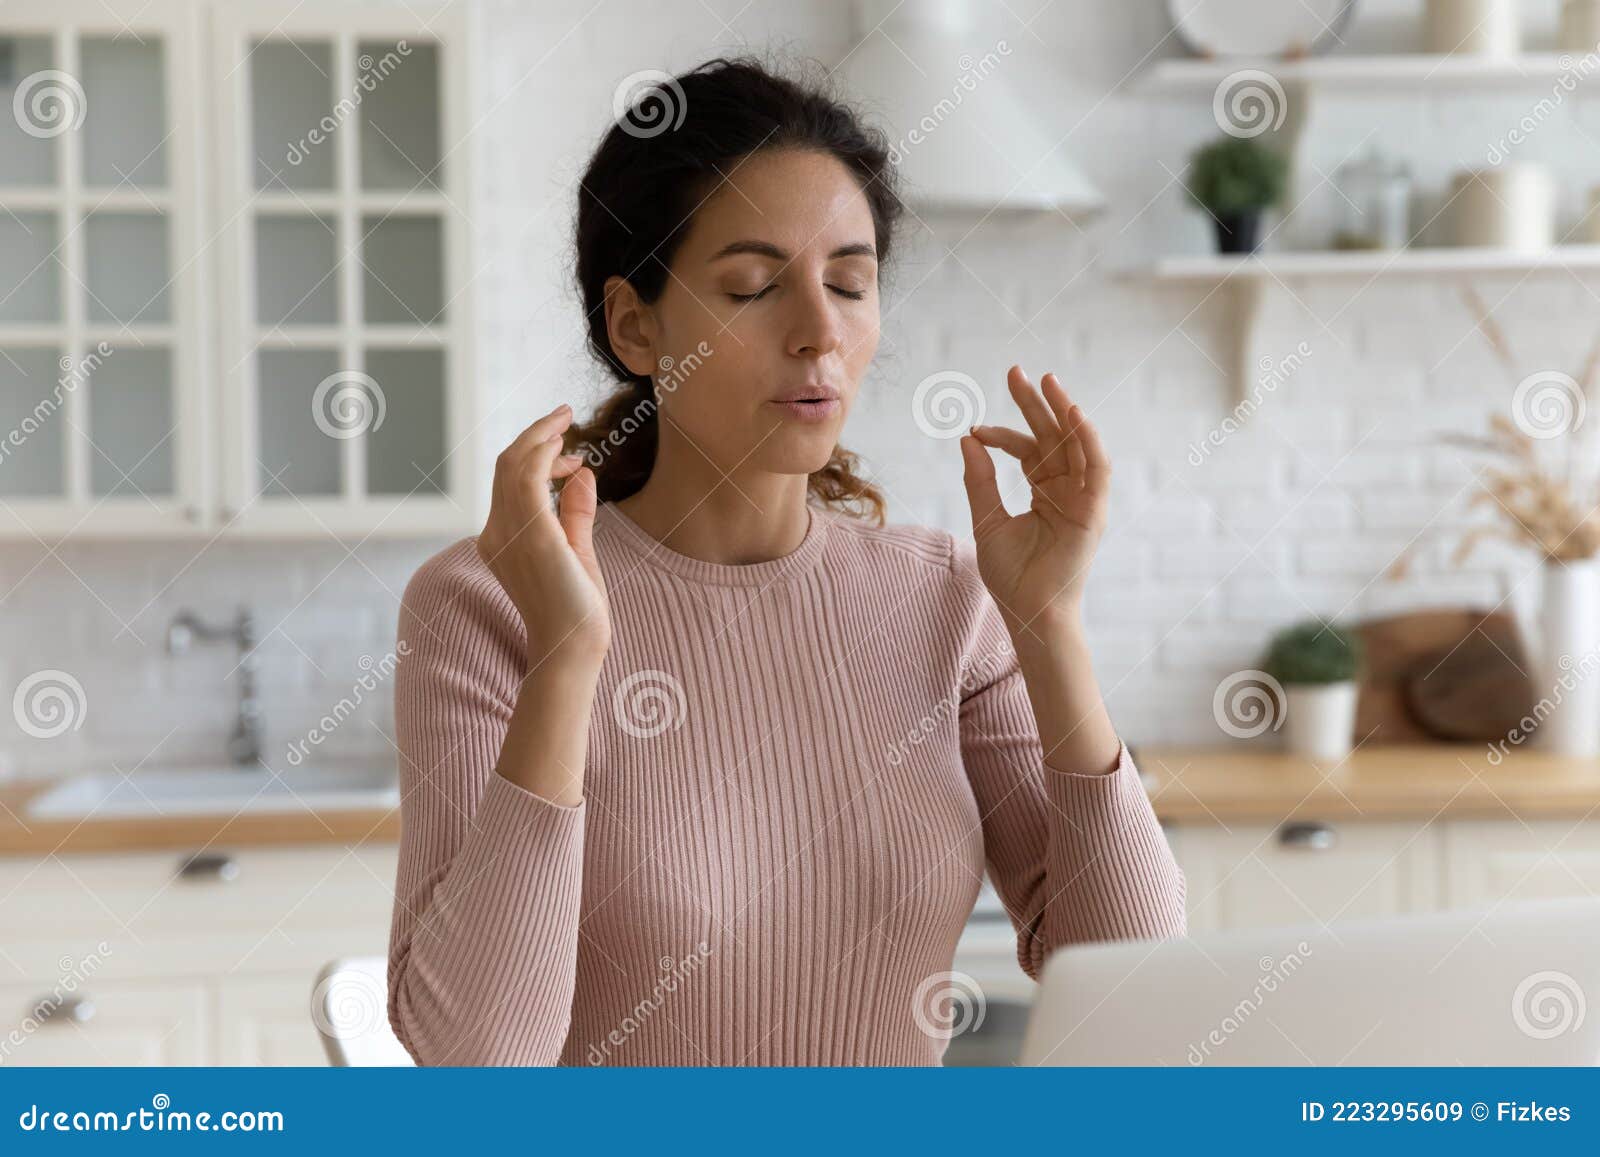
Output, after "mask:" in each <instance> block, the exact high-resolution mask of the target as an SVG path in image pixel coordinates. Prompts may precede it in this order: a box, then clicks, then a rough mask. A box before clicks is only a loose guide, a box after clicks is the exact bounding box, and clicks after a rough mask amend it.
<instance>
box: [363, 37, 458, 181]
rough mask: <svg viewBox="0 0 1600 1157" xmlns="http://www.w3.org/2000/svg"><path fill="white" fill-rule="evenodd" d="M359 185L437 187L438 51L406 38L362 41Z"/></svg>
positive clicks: (433, 47)
mask: <svg viewBox="0 0 1600 1157" xmlns="http://www.w3.org/2000/svg"><path fill="white" fill-rule="evenodd" d="M356 76H357V83H358V85H359V86H360V87H361V90H362V102H361V187H362V188H363V189H415V188H424V189H432V188H438V187H439V184H440V176H441V175H440V173H439V161H440V151H439V120H440V104H439V50H438V48H437V47H436V46H434V45H432V44H427V43H416V42H414V41H411V40H403V39H402V40H389V41H379V40H363V41H362V42H361V44H360V48H359V55H358V56H357V58H356Z"/></svg>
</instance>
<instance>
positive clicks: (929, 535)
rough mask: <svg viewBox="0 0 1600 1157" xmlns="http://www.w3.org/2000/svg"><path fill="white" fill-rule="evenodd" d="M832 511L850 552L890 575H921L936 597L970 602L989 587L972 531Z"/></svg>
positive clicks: (838, 537) (836, 532) (836, 533)
mask: <svg viewBox="0 0 1600 1157" xmlns="http://www.w3.org/2000/svg"><path fill="white" fill-rule="evenodd" d="M830 517H831V519H832V527H833V529H832V534H833V539H834V541H835V542H836V543H839V544H840V547H839V549H840V551H841V553H842V554H844V555H845V556H846V557H849V558H853V559H855V560H857V561H859V562H862V563H864V564H865V565H867V566H869V567H871V568H873V569H874V570H877V571H880V572H883V573H884V575H885V577H888V576H889V575H896V576H900V577H905V578H907V579H910V580H914V581H917V583H918V585H919V586H920V587H921V588H922V589H925V590H926V591H927V592H928V593H929V595H930V596H931V597H934V598H939V599H943V600H946V601H949V602H951V603H957V604H967V605H972V604H975V603H976V602H977V601H979V600H981V598H982V596H983V593H984V589H985V588H984V586H983V582H982V580H981V579H980V578H979V577H978V560H977V553H976V551H975V550H974V548H973V544H972V540H971V539H970V538H969V537H962V536H957V535H955V534H953V533H951V532H950V531H948V530H945V529H943V528H941V527H937V526H921V525H917V524H901V523H890V524H888V525H886V526H877V525H874V524H873V523H871V522H868V521H866V520H865V519H861V518H854V517H851V516H849V515H845V514H840V513H832V514H830Z"/></svg>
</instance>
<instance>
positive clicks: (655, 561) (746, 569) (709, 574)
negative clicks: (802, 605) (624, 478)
mask: <svg viewBox="0 0 1600 1157" xmlns="http://www.w3.org/2000/svg"><path fill="white" fill-rule="evenodd" d="M806 513H807V515H808V516H809V521H808V522H807V524H806V533H805V536H804V537H803V538H802V539H801V540H800V545H799V546H797V547H795V548H794V549H793V550H791V551H790V552H789V553H788V554H786V555H783V556H781V557H779V558H773V559H767V560H766V561H765V562H751V563H719V562H709V561H707V560H705V559H702V558H693V557H691V556H690V555H687V554H680V553H679V552H678V551H675V550H673V549H672V548H671V547H669V546H667V545H666V544H665V543H663V542H660V541H659V540H657V539H656V538H654V537H652V536H651V534H650V533H649V532H648V531H647V530H645V529H644V527H642V526H640V525H639V524H638V523H637V522H635V521H634V520H633V519H631V518H629V517H628V516H627V515H626V514H624V513H623V512H622V511H621V509H620V508H618V506H617V504H616V503H615V502H602V503H600V504H599V506H598V507H597V508H596V512H595V529H596V530H597V531H598V532H600V533H603V534H607V535H608V536H609V537H610V538H611V539H612V540H613V541H615V542H617V543H619V544H620V545H621V546H623V548H624V549H626V550H627V551H628V552H629V553H630V554H632V555H633V556H635V557H636V558H638V559H640V560H642V561H643V562H645V563H646V564H647V565H649V566H652V567H655V568H656V569H658V570H663V571H666V572H667V573H669V574H674V575H677V576H678V577H679V578H683V579H687V580H688V581H690V582H696V583H709V584H713V585H717V586H738V587H765V586H771V585H773V584H774V583H785V582H793V581H795V580H797V579H799V578H800V577H801V576H803V575H804V574H806V573H807V572H808V571H810V570H811V569H812V568H813V567H815V566H816V565H817V563H818V562H819V561H820V560H821V558H822V553H823V547H824V545H825V544H826V541H827V537H828V524H829V516H828V513H827V511H825V510H820V509H818V508H817V507H815V506H813V505H812V504H811V503H809V502H808V503H806Z"/></svg>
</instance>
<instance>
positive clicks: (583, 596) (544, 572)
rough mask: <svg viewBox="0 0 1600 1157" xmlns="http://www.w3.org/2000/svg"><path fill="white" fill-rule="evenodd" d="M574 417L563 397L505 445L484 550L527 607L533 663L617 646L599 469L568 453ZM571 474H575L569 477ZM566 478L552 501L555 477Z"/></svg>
mask: <svg viewBox="0 0 1600 1157" xmlns="http://www.w3.org/2000/svg"><path fill="white" fill-rule="evenodd" d="M571 422H572V407H571V406H568V405H567V404H566V403H562V404H561V405H560V406H558V407H556V409H554V410H552V411H551V412H550V413H548V414H546V415H545V416H544V417H542V418H540V419H539V420H538V421H537V422H535V423H533V425H531V426H529V427H528V428H527V429H526V430H524V431H523V432H522V433H521V434H519V435H518V436H517V438H516V441H514V442H512V443H511V445H509V446H507V447H506V448H505V449H504V450H503V451H501V453H500V457H499V458H498V459H497V460H496V462H495V468H494V493H493V497H492V498H491V500H490V503H489V518H488V521H487V522H486V523H485V524H484V527H483V532H482V533H481V534H479V535H478V555H479V557H480V558H482V559H483V561H484V562H485V563H486V564H487V565H488V567H489V570H490V571H491V572H493V574H494V577H495V578H496V579H498V580H499V582H500V585H501V586H502V587H503V588H505V592H506V594H508V595H509V596H510V597H511V601H512V602H513V603H515V604H516V607H517V610H518V611H520V612H521V613H522V621H523V623H524V624H525V625H526V627H527V629H528V640H529V654H528V661H529V664H530V666H537V665H539V664H540V663H542V662H545V661H547V660H550V659H555V660H557V661H558V662H559V661H566V660H568V659H570V660H572V661H575V662H586V663H591V664H595V665H598V664H599V662H600V661H601V660H602V659H603V658H604V657H605V654H606V651H607V650H608V649H609V648H610V646H611V614H610V611H609V608H608V607H607V604H606V592H605V581H604V579H602V578H601V575H600V567H599V564H598V563H597V562H596V560H595V554H594V518H595V506H596V502H595V494H596V489H595V476H594V471H592V470H590V469H589V468H588V467H586V466H584V465H583V455H581V454H562V453H561V436H562V434H563V432H564V431H565V430H566V428H567V427H568V425H570V424H571ZM569 475H570V477H568V476H569ZM557 478H566V479H567V482H566V485H565V486H563V487H562V489H561V494H560V497H559V500H558V505H559V510H560V513H559V515H558V514H557V512H556V511H555V510H553V509H551V503H550V483H551V481H552V480H553V479H557Z"/></svg>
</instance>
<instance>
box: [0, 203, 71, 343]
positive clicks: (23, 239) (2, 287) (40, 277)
mask: <svg viewBox="0 0 1600 1157" xmlns="http://www.w3.org/2000/svg"><path fill="white" fill-rule="evenodd" d="M60 236H61V227H60V224H59V222H58V220H57V217H56V215H55V214H54V213H51V212H42V213H40V212H30V211H27V210H10V211H7V212H3V213H0V322H8V321H42V322H54V321H60V320H61V265H60V260H59V257H58V255H57V254H58V245H59V241H60Z"/></svg>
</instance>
